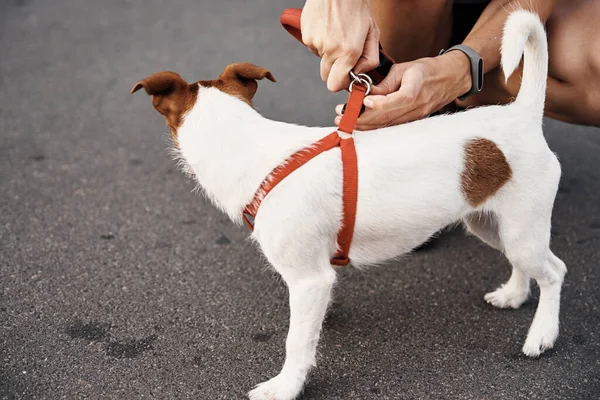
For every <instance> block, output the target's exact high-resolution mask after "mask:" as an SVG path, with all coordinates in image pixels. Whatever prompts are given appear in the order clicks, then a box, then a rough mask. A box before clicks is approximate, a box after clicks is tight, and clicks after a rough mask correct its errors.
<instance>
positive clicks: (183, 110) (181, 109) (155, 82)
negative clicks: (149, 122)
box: [131, 71, 198, 146]
mask: <svg viewBox="0 0 600 400" xmlns="http://www.w3.org/2000/svg"><path fill="white" fill-rule="evenodd" d="M141 88H144V89H145V90H146V93H148V95H150V96H152V105H153V106H154V108H156V110H157V111H158V112H159V113H161V114H162V115H163V116H164V117H165V120H166V122H167V125H168V126H169V128H170V129H171V139H172V140H173V142H174V143H175V145H176V146H178V142H177V129H178V128H179V127H180V126H181V123H182V122H183V117H184V115H185V114H187V113H188V112H189V111H190V110H191V109H192V107H193V106H194V103H195V102H196V98H197V96H198V85H197V84H192V85H188V83H187V82H186V81H185V80H184V79H183V78H182V77H181V76H180V75H179V74H177V73H175V72H170V71H162V72H157V73H155V74H152V75H150V76H149V77H147V78H145V79H143V80H141V81H139V82H138V83H136V84H135V85H134V86H133V89H131V93H135V92H137V91H138V90H140V89H141Z"/></svg>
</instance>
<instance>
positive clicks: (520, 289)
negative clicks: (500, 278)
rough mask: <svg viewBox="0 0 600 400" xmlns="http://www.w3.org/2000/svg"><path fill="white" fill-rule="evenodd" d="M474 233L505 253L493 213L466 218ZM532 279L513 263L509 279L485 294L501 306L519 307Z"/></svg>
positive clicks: (527, 294) (493, 302)
mask: <svg viewBox="0 0 600 400" xmlns="http://www.w3.org/2000/svg"><path fill="white" fill-rule="evenodd" d="M464 223H465V225H466V227H467V229H468V230H469V232H471V233H472V234H474V235H475V236H477V237H478V238H479V239H481V241H482V242H484V243H486V244H488V245H489V246H491V247H493V248H494V249H496V250H498V251H501V252H503V253H504V244H503V243H502V239H501V238H500V233H499V227H498V218H497V217H496V216H495V215H494V214H493V213H486V212H476V213H473V214H471V215H469V216H468V217H466V218H465V219H464ZM529 283H530V279H529V277H528V276H527V274H525V272H524V271H523V270H522V269H521V268H520V267H518V266H515V265H513V268H512V273H511V275H510V278H509V279H508V281H507V282H506V283H504V284H502V285H501V286H500V287H499V288H498V289H496V290H494V291H493V292H490V293H487V294H486V295H485V296H484V299H485V301H487V302H488V303H489V304H491V305H493V306H495V307H499V308H519V307H520V306H521V305H522V304H523V303H524V302H525V300H527V298H528V297H529V293H530V290H529Z"/></svg>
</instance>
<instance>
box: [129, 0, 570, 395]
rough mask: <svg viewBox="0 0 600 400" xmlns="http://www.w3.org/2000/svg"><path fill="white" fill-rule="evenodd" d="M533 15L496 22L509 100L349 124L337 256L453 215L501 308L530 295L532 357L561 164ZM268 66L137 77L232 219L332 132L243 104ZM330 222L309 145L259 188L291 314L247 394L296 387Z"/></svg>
mask: <svg viewBox="0 0 600 400" xmlns="http://www.w3.org/2000/svg"><path fill="white" fill-rule="evenodd" d="M546 40H547V39H546V34H545V31H544V27H543V25H542V22H541V21H540V19H539V17H538V16H537V15H536V14H533V13H530V12H527V11H524V10H519V11H516V12H514V13H512V14H511V15H510V16H509V18H508V20H507V22H506V24H505V29H504V35H503V42H502V48H501V53H502V62H501V65H502V68H503V71H504V74H505V77H507V78H508V77H509V76H510V75H511V74H512V73H513V72H514V71H515V69H516V68H517V66H518V65H519V64H520V62H521V58H522V56H523V55H524V63H523V78H522V85H521V89H520V92H519V94H518V96H517V97H516V99H515V101H514V102H513V103H511V104H508V105H503V106H489V107H480V108H475V109H472V110H467V111H463V112H460V113H456V114H451V115H439V116H434V117H430V118H425V119H422V120H418V121H415V122H411V123H406V124H403V125H399V126H393V127H386V128H381V129H377V130H374V131H369V132H358V131H357V132H355V145H356V152H357V155H358V170H359V189H358V204H357V212H356V225H355V230H354V239H353V242H352V247H351V249H350V254H349V255H350V259H351V260H352V264H353V265H354V266H355V267H357V268H362V267H366V266H368V265H373V264H381V263H383V262H385V261H387V260H390V259H394V258H396V257H398V256H400V255H403V254H405V253H408V252H410V251H411V249H414V248H415V247H417V246H419V245H420V244H422V243H423V242H425V241H427V240H428V239H429V238H430V237H431V236H432V235H433V234H434V233H435V232H437V231H439V230H440V229H442V228H444V227H446V226H448V225H450V224H452V223H455V222H460V221H462V222H463V223H464V225H465V227H466V228H467V230H468V231H470V232H471V233H472V234H474V235H475V236H477V237H479V238H480V239H481V240H482V241H483V242H485V243H487V244H488V245H490V246H492V247H493V248H495V249H497V250H499V251H501V252H503V253H504V255H505V256H506V257H507V258H508V260H509V261H510V263H511V264H512V275H511V276H510V279H509V280H508V281H507V282H506V283H505V284H503V285H501V286H500V287H499V288H497V289H496V290H494V291H492V292H491V293H488V294H486V295H485V297H484V298H485V300H486V301H487V302H488V303H490V304H492V305H493V306H496V307H500V308H518V307H519V306H521V304H523V302H525V300H526V299H527V298H528V295H529V293H530V279H531V278H533V279H535V281H536V282H537V283H538V285H539V287H540V298H539V304H538V307H537V311H536V313H535V317H534V319H533V322H532V324H531V327H530V329H529V332H528V335H527V339H526V340H525V344H524V346H523V352H524V353H525V354H526V355H527V356H531V357H537V356H539V355H540V354H541V353H542V352H543V351H544V350H546V349H550V348H552V347H553V345H554V343H555V340H556V338H557V336H558V331H559V304H560V292H561V287H562V283H563V280H564V276H565V273H566V270H567V269H566V266H565V264H564V262H563V261H561V260H560V259H559V258H558V257H556V256H555V255H554V254H553V253H552V251H551V250H550V247H549V243H550V224H551V215H552V209H553V207H554V200H555V196H556V192H557V189H558V183H559V180H560V176H561V167H560V163H559V161H558V159H557V157H556V155H555V154H554V153H553V152H552V151H551V150H550V149H549V147H548V144H547V143H546V140H545V138H544V135H543V131H542V120H543V110H544V101H545V90H546V76H547V70H548V50H547V41H546ZM265 78H266V79H269V80H271V81H273V82H275V78H274V77H273V75H272V74H271V72H270V71H268V70H266V69H264V68H260V67H258V66H256V65H253V64H249V63H237V64H232V65H229V66H227V67H226V68H225V70H224V71H223V73H222V74H221V76H220V77H219V78H218V79H216V80H210V81H198V82H196V83H193V84H188V83H187V82H186V81H185V80H184V79H183V78H182V77H181V76H179V75H178V74H176V73H173V72H159V73H156V74H154V75H151V76H149V77H147V78H145V79H143V80H142V81H140V82H138V83H136V85H135V86H134V88H133V89H132V93H133V92H135V91H137V90H139V89H141V88H144V89H145V91H146V92H147V93H148V94H149V95H151V96H152V104H153V105H154V107H155V108H156V110H158V112H159V113H161V114H162V115H163V116H164V117H165V120H166V123H167V125H168V126H169V128H170V131H171V137H172V139H173V143H174V147H175V152H176V153H177V157H178V158H179V160H180V163H181V165H182V167H183V170H184V171H185V172H186V173H188V174H189V175H190V176H191V177H192V178H193V179H194V180H195V181H196V182H197V184H198V185H199V186H200V187H201V188H202V189H203V191H204V193H205V194H206V195H207V197H208V198H210V199H211V200H212V202H213V203H214V204H215V205H216V206H217V207H219V208H220V209H221V210H222V211H223V212H224V213H226V214H227V215H228V216H229V217H230V218H231V220H232V221H233V222H235V223H238V224H241V223H242V211H243V210H244V207H245V206H246V205H247V204H249V203H250V202H251V201H252V200H253V197H254V195H255V193H256V191H257V189H258V188H259V186H260V185H261V183H262V182H263V181H264V180H265V178H267V177H268V176H269V174H270V173H271V172H272V171H273V169H275V168H276V167H278V166H280V165H282V164H283V163H285V161H286V159H287V158H288V157H289V156H290V155H292V154H294V153H295V152H297V151H299V150H301V149H304V148H306V147H309V146H311V145H312V144H313V143H314V142H316V141H317V140H319V139H321V138H322V137H324V136H326V135H327V134H329V133H331V132H332V131H333V130H335V129H334V128H331V127H306V126H299V125H295V124H289V123H283V122H278V121H274V120H269V119H266V118H264V117H262V116H261V115H260V114H259V113H258V112H257V111H256V110H255V109H254V108H253V106H252V98H253V96H254V94H255V93H256V90H257V80H261V79H265ZM341 223H342V162H341V158H340V149H339V148H334V149H332V150H329V151H327V152H325V153H322V154H320V155H319V156H317V157H316V158H314V159H313V160H311V161H309V162H308V163H306V164H305V165H303V166H302V167H301V168H299V169H298V170H296V171H295V172H293V173H292V174H291V175H290V176H288V177H287V178H285V179H284V180H283V181H282V182H281V183H279V184H278V185H277V186H276V187H275V188H274V189H273V190H272V191H271V192H270V193H269V194H268V195H267V196H266V197H265V198H264V200H263V202H262V205H261V207H260V209H259V211H258V213H257V215H256V219H255V229H254V231H253V232H252V235H251V237H252V239H253V240H255V241H256V242H257V243H258V245H259V246H260V248H261V250H262V252H263V253H264V255H265V256H266V258H267V259H268V261H269V263H270V264H271V265H272V266H273V268H274V269H275V270H276V271H277V272H278V273H279V274H280V275H281V276H282V277H283V279H284V281H285V282H286V284H287V286H288V289H289V301H290V324H289V333H288V337H287V340H286V358H285V362H284V364H283V368H282V370H281V372H280V373H279V374H278V375H277V376H275V377H274V378H272V379H271V380H268V381H266V382H263V383H261V384H259V385H257V386H256V387H255V388H254V389H253V390H251V391H250V392H249V394H248V395H249V397H250V399H252V400H267V399H268V400H272V399H277V400H290V399H294V398H296V397H297V396H298V395H299V394H300V393H301V391H302V388H303V386H304V383H305V380H306V377H307V374H308V372H309V370H310V369H311V368H312V367H314V366H315V365H316V359H315V353H316V347H317V343H318V340H319V335H320V331H321V325H322V322H323V319H324V317H325V313H326V310H327V307H328V304H329V302H330V299H331V294H332V288H333V287H334V284H335V282H336V271H335V270H334V268H333V266H332V265H331V263H330V259H331V257H332V256H333V255H334V254H335V253H336V251H337V250H338V248H337V242H336V238H337V234H338V231H339V230H340V225H341Z"/></svg>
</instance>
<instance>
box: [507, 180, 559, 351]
mask: <svg viewBox="0 0 600 400" xmlns="http://www.w3.org/2000/svg"><path fill="white" fill-rule="evenodd" d="M556 181H557V180H556ZM546 183H548V186H547V188H548V189H547V190H545V188H544V187H543V185H542V184H540V185H538V186H536V188H538V190H537V191H535V190H531V188H516V187H513V190H514V192H513V193H518V197H516V198H512V199H511V200H512V201H506V200H508V196H505V198H504V199H503V200H504V201H503V200H500V202H499V204H497V205H498V206H499V207H498V209H497V212H498V222H499V233H500V237H501V238H502V243H503V244H504V252H505V254H506V257H507V258H508V259H509V260H510V262H511V264H512V265H513V272H514V271H518V270H521V271H523V273H524V274H526V275H527V276H530V277H532V278H533V279H535V280H536V282H537V283H538V285H539V287H540V299H539V303H538V307H537V310H536V313H535V317H534V318H533V322H532V324H531V327H530V329H529V333H528V335H527V339H526V341H525V345H524V346H523V352H524V353H525V354H526V355H528V356H531V357H537V356H539V355H540V354H541V353H542V352H543V351H544V350H546V349H550V348H552V347H553V345H554V342H555V341H556V338H557V337H558V330H559V309H560V292H561V287H562V283H563V279H564V276H565V273H566V267H565V264H564V263H563V262H562V261H561V260H560V259H558V257H556V256H555V255H554V254H553V253H552V252H551V251H550V247H549V243H550V219H551V214H552V204H553V201H554V194H555V192H552V190H551V189H552V188H553V187H554V185H553V183H554V182H553V181H552V180H551V181H549V182H546ZM544 192H545V193H544Z"/></svg>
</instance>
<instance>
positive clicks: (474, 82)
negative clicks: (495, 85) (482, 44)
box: [440, 44, 483, 101]
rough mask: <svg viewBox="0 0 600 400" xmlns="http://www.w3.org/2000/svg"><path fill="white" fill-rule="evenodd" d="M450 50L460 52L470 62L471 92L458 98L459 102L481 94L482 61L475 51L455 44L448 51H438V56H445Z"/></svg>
mask: <svg viewBox="0 0 600 400" xmlns="http://www.w3.org/2000/svg"><path fill="white" fill-rule="evenodd" d="M452 50H460V51H462V52H463V53H464V54H465V55H466V56H467V57H469V61H471V90H469V91H468V92H467V93H465V94H463V95H462V96H460V97H459V98H458V99H459V100H461V101H462V100H464V99H466V98H467V97H469V96H471V95H474V94H476V93H479V92H481V89H482V88H483V59H482V58H481V56H480V55H479V54H477V52H476V51H475V50H473V49H472V48H470V47H469V46H466V45H464V44H457V45H456V46H452V47H450V48H449V49H448V50H443V49H442V51H440V55H442V54H446V53H448V52H450V51H452Z"/></svg>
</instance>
